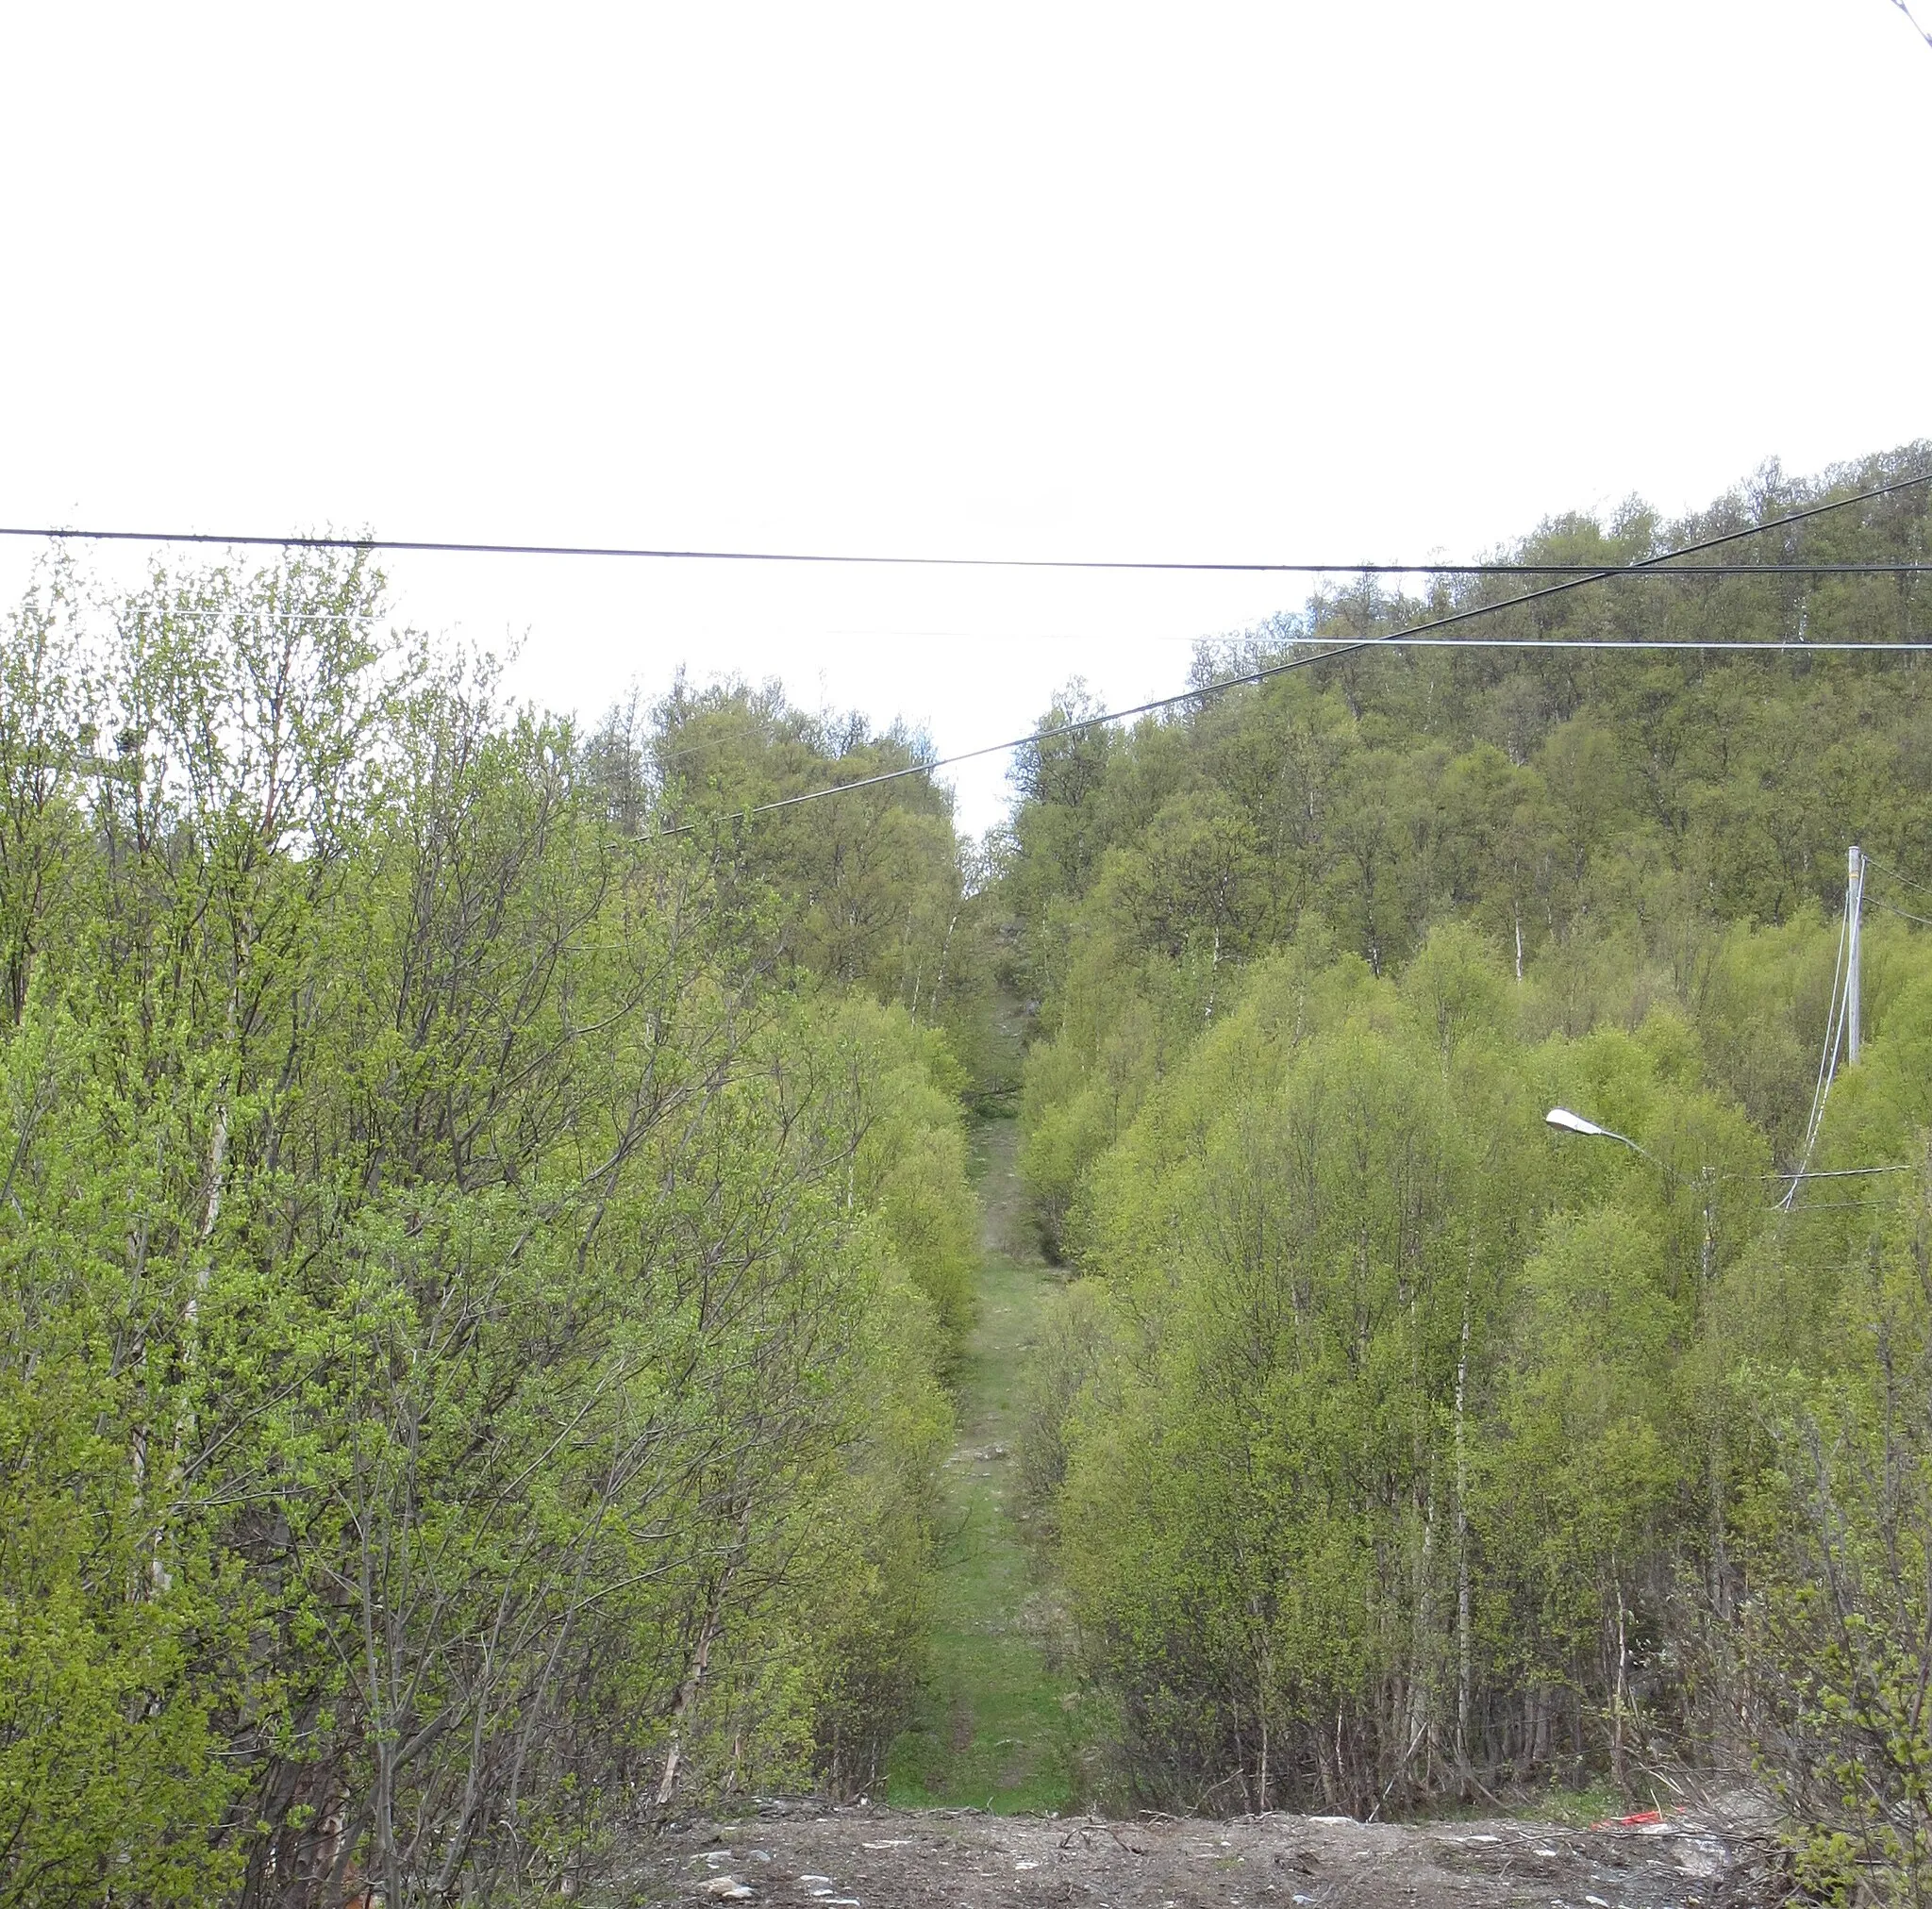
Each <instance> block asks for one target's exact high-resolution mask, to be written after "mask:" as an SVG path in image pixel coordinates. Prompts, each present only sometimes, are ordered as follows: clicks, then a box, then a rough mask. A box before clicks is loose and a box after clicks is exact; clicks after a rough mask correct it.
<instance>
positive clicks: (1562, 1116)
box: [1543, 1107, 1677, 1179]
mask: <svg viewBox="0 0 1932 1909" xmlns="http://www.w3.org/2000/svg"><path fill="white" fill-rule="evenodd" d="M1543 1120H1544V1121H1545V1122H1546V1123H1547V1124H1548V1125H1550V1126H1552V1127H1556V1128H1557V1129H1559V1130H1560V1131H1561V1132H1563V1133H1566V1134H1588V1135H1591V1137H1594V1138H1597V1139H1602V1140H1621V1141H1622V1142H1623V1143H1624V1146H1626V1147H1628V1148H1629V1149H1630V1151H1631V1152H1632V1153H1633V1154H1642V1155H1643V1157H1644V1158H1645V1159H1646V1160H1648V1161H1649V1162H1650V1164H1651V1165H1652V1166H1653V1167H1656V1168H1657V1169H1658V1170H1661V1171H1663V1172H1665V1173H1670V1175H1671V1178H1672V1179H1676V1178H1677V1175H1676V1174H1675V1173H1674V1172H1672V1170H1671V1169H1670V1168H1668V1167H1666V1166H1665V1165H1664V1163H1663V1162H1662V1161H1661V1160H1659V1159H1658V1158H1657V1155H1656V1154H1653V1153H1652V1152H1651V1151H1650V1149H1649V1148H1648V1147H1640V1146H1639V1145H1638V1144H1637V1142H1636V1141H1635V1140H1633V1139H1632V1138H1631V1137H1630V1136H1629V1135H1628V1134H1620V1133H1618V1132H1617V1131H1616V1130H1615V1129H1614V1128H1612V1127H1600V1126H1598V1125H1597V1123H1596V1122H1595V1121H1594V1120H1585V1119H1584V1118H1583V1116H1582V1115H1581V1114H1573V1113H1572V1112H1571V1111H1570V1109H1569V1108H1568V1107H1552V1108H1551V1109H1550V1110H1549V1112H1548V1113H1546V1114H1545V1115H1544V1116H1543Z"/></svg>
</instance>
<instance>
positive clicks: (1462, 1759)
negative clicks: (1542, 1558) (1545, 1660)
mask: <svg viewBox="0 0 1932 1909" xmlns="http://www.w3.org/2000/svg"><path fill="white" fill-rule="evenodd" d="M1470 1257H1471V1259H1472V1260H1473V1259H1474V1257H1475V1249H1474V1246H1473V1245H1472V1247H1471V1248H1470ZM1470 1286H1471V1282H1470V1281H1468V1280H1465V1281H1464V1283H1463V1287H1462V1349H1461V1351H1460V1353H1458V1354H1457V1360H1456V1781H1457V1786H1458V1788H1459V1789H1460V1790H1461V1792H1462V1794H1463V1796H1464V1797H1465V1798H1467V1796H1468V1793H1469V1777H1470V1769H1469V1672H1470V1595H1469V1447H1468V1444H1467V1442H1466V1432H1465V1427H1464V1421H1463V1405H1464V1401H1465V1399H1466V1397H1467V1393H1468V1385H1469V1311H1470Z"/></svg>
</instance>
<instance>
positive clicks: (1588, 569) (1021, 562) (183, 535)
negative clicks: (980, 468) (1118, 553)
mask: <svg viewBox="0 0 1932 1909" xmlns="http://www.w3.org/2000/svg"><path fill="white" fill-rule="evenodd" d="M1923 481H1924V480H1923V479H1921V478H1910V479H1907V484H1912V483H1919V482H1923ZM1902 488H1904V487H1903V486H1897V485H1888V486H1885V487H1883V488H1881V489H1880V490H1870V491H1866V492H1864V493H1862V498H1872V497H1881V496H1885V495H1887V494H1888V493H1889V492H1890V490H1897V489H1902ZM1858 501H1862V499H1852V498H1846V499H1844V500H1843V502H1845V503H1853V502H1858ZM1823 507H1824V508H1826V509H1836V508H1838V507H1839V506H1838V505H1827V506H1823ZM1804 514H1805V513H1803V512H1799V513H1797V514H1796V515H1794V516H1792V517H1789V518H1780V519H1778V520H1776V521H1777V522H1778V523H1795V522H1797V521H1798V518H1799V517H1801V516H1803V515H1804ZM1772 527H1774V526H1773V525H1771V524H1755V525H1753V526H1752V528H1751V530H1750V531H1743V532H1737V533H1734V535H1739V536H1749V535H1751V534H1752V532H1753V531H1757V530H1764V529H1770V528H1772ZM0 537H15V538H39V539H45V540H47V541H51V542H60V541H63V540H69V541H74V542H87V543H183V544H208V545H225V546H228V547H231V548H238V549H268V550H347V551H376V550H385V551H400V552H413V553H428V554H433V555H442V556H590V557H614V558H640V559H644V560H647V561H652V562H660V563H758V564H817V565H841V564H842V565H855V566H866V567H874V568H880V567H883V568H894V567H896V568H901V569H908V570H1058V571H1124V572H1139V573H1146V572H1170V573H1184V574H1185V573H1206V574H1239V575H1292V576H1566V577H1577V578H1581V579H1587V580H1592V581H1593V580H1595V579H1597V578H1599V577H1609V576H1635V575H1641V574H1656V573H1657V571H1656V569H1655V566H1657V565H1660V564H1662V563H1665V562H1666V561H1668V556H1657V557H1644V558H1641V559H1640V560H1639V561H1638V562H1636V563H1629V564H1610V565H1604V564H1587V563H1301V562H1295V563H1273V562H1244V561H1243V562H1235V561H1228V562H1221V561H1204V562H1186V561H1181V560H1178V559H1169V558H1153V557H1120V558H1114V557H1086V556H920V555H915V556H892V555H888V554H885V553H880V552H870V551H801V550H699V549H675V548H670V547H661V548H660V547H653V546H646V545H630V544H601V543H478V542H462V541H458V540H454V539H435V538H400V537H375V536H369V537H333V536H297V535H290V536H286V537H277V536H270V535H264V534H261V533H258V532H244V531H215V530H100V529H86V528H73V529H61V528H58V527H57V526H53V525H46V524H0ZM1725 540H1727V539H1723V538H1719V539H1711V542H1724V541H1725ZM1689 547H1690V548H1691V549H1692V550H1703V549H1707V548H1709V547H1710V544H1709V543H1701V544H1692V545H1691V546H1689ZM1673 554H1674V553H1673ZM1926 573H1932V563H1907V562H1900V563H1775V564H1765V563H1757V564H1710V565H1685V566H1682V567H1681V568H1676V569H1674V570H1673V571H1672V572H1671V573H1670V574H1673V575H1678V576H1697V577H1728V576H1841V575H1842V576H1919V575H1924V574H1926Z"/></svg>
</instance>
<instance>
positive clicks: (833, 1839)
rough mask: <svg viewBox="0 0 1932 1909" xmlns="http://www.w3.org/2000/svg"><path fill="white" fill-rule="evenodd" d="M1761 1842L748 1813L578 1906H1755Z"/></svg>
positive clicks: (1684, 1831) (1546, 1832)
mask: <svg viewBox="0 0 1932 1909" xmlns="http://www.w3.org/2000/svg"><path fill="white" fill-rule="evenodd" d="M1769 1829H1770V1825H1769V1822H1768V1820H1767V1818H1765V1816H1764V1814H1763V1812H1762V1811H1761V1809H1759V1808H1757V1806H1755V1805H1754V1804H1753V1803H1752V1801H1751V1800H1749V1799H1737V1800H1734V1801H1732V1802H1730V1803H1728V1804H1725V1803H1720V1804H1718V1805H1713V1806H1711V1807H1707V1808H1705V1809H1702V1810H1699V1811H1697V1812H1691V1811H1683V1812H1673V1813H1671V1814H1670V1815H1668V1816H1666V1815H1662V1814H1660V1813H1656V1812H1646V1813H1644V1815H1642V1816H1638V1817H1632V1818H1627V1819H1624V1820H1622V1821H1619V1822H1616V1823H1605V1824H1598V1825H1596V1826H1595V1827H1593V1828H1590V1829H1578V1828H1572V1827H1565V1826H1563V1825H1561V1824H1557V1823H1553V1822H1547V1821H1541V1822H1538V1821H1514V1820H1511V1819H1509V1818H1490V1819H1488V1820H1486V1821H1475V1822H1470V1821H1461V1822H1445V1821H1437V1822H1416V1823H1386V1822H1373V1823H1365V1822H1357V1821H1356V1820H1355V1819H1354V1818H1351V1817H1337V1816H1309V1817H1302V1816H1288V1815H1284V1814H1280V1813H1274V1814H1271V1815H1268V1816H1262V1817H1244V1818H1234V1819H1230V1820H1226V1821H1210V1820H1207V1819H1202V1818H1172V1817H1160V1816H1153V1815H1150V1816H1146V1817H1142V1818H1136V1819H1135V1820H1132V1821H1108V1820H1107V1819H1104V1818H1097V1817H1078V1818H1074V1817H1069V1818H1050V1817H993V1816H989V1815H987V1814H986V1813H984V1812H982V1811H975V1810H929V1811H896V1810H888V1809H885V1808H882V1807H877V1806H872V1805H866V1806H846V1807H828V1806H827V1805H825V1804H823V1803H819V1802H804V1803H790V1802H777V1801H774V1802H770V1803H765V1804H762V1805H760V1806H759V1810H758V1816H757V1817H756V1818H741V1819H736V1820H733V1821H729V1822H718V1823H712V1822H692V1823H684V1824H677V1825H674V1826H671V1827H668V1828H666V1829H664V1830H662V1831H659V1832H658V1833H657V1834H653V1835H647V1836H644V1837H642V1838H641V1840H640V1842H639V1844H638V1845H637V1846H635V1847H633V1849H632V1850H631V1851H629V1852H628V1854H627V1856H626V1858H625V1860H624V1861H622V1862H620V1863H618V1864H616V1865H614V1866H613V1867H612V1868H611V1869H610V1871H609V1872H608V1875H607V1876H606V1877H605V1878H603V1879H602V1882H601V1884H599V1885H598V1886H594V1887H591V1888H590V1889H587V1890H586V1892H585V1894H586V1898H587V1900H588V1901H590V1902H591V1903H593V1904H596V1903H601V1904H606V1905H609V1909H646V1905H662V1909H668V1905H672V1904H678V1903H682V1904H685V1905H687V1909H689V1905H691V1904H693V1903H701V1902H706V1901H729V1902H747V1901H752V1902H758V1903H759V1904H761V1905H772V1909H1004V1905H1008V1904H1026V1905H1030V1904H1035V1903H1040V1904H1047V1903H1051V1904H1056V1905H1070V1904H1079V1905H1082V1909H1267V1905H1271V1904H1280V1905H1282V1909H1291V1905H1293V1909H1328V1905H1334V1909H1344V1905H1345V1909H1426V1905H1430V1904H1434V1903H1445V1902H1446V1903H1454V1904H1456V1905H1457V1909H1489V1905H1498V1909H1500V1905H1505V1904H1507V1905H1509V1909H1751V1905H1754V1904H1756V1903H1757V1902H1758V1901H1769V1900H1773V1899H1774V1897H1776V1896H1777V1895H1778V1894H1780V1893H1781V1892H1778V1891H1776V1890H1775V1889H1774V1888H1772V1887H1771V1884H1772V1881H1773V1871H1774V1868H1775V1855H1774V1845H1773V1839H1772V1837H1771V1835H1770V1834H1769ZM754 1838H756V1841H755V1842H754V1841H753V1839H754Z"/></svg>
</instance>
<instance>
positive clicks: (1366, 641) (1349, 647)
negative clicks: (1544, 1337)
mask: <svg viewBox="0 0 1932 1909" xmlns="http://www.w3.org/2000/svg"><path fill="white" fill-rule="evenodd" d="M1928 482H1932V471H1925V472H1921V473H1919V474H1918V475H1917V476H1914V477H1901V478H1898V479H1895V480H1894V481H1893V482H1891V483H1890V484H1880V485H1876V486H1874V488H1873V489H1871V490H1860V491H1857V492H1855V493H1854V494H1853V495H1851V496H1849V497H1839V498H1834V499H1832V500H1831V501H1830V502H1828V503H1824V504H1812V505H1807V506H1806V507H1805V508H1804V509H1802V510H1793V511H1790V512H1788V513H1787V514H1786V515H1784V516H1783V517H1774V518H1772V519H1770V520H1769V521H1768V522H1766V523H1754V524H1749V525H1747V526H1746V527H1745V528H1743V529H1741V530H1727V531H1724V532H1723V533H1722V534H1720V535H1718V536H1715V537H1707V538H1703V539H1699V540H1698V541H1697V542H1695V543H1688V544H1684V545H1682V546H1680V547H1679V548H1678V549H1676V550H1674V551H1664V552H1661V553H1660V554H1659V555H1657V556H1654V557H1649V558H1646V559H1645V560H1644V562H1643V563H1641V564H1637V565H1632V566H1629V569H1631V570H1644V569H1651V568H1654V567H1657V566H1660V565H1663V564H1667V563H1669V562H1670V560H1671V559H1672V558H1673V557H1674V556H1694V555H1695V554H1696V553H1697V552H1699V551H1705V550H1715V549H1717V548H1719V547H1720V546H1721V545H1724V544H1726V543H1737V542H1740V540H1741V539H1744V538H1747V537H1757V536H1760V535H1762V534H1763V533H1765V532H1766V531H1772V530H1782V529H1784V528H1786V527H1787V526H1788V525H1790V524H1793V523H1806V522H1807V521H1808V520H1809V519H1811V518H1814V517H1823V516H1824V515H1825V513H1826V512H1828V511H1833V510H1844V509H1848V508H1850V506H1853V505H1855V504H1869V503H1871V502H1873V501H1874V499H1876V498H1880V497H1890V496H1892V495H1894V494H1895V493H1897V492H1898V491H1901V490H1911V489H1912V488H1913V487H1914V486H1915V485H1920V484H1924V483H1928ZM1624 573H1625V572H1619V573H1617V574H1624ZM1608 574H1611V573H1608V572H1604V571H1593V572H1591V573H1589V574H1588V575H1585V576H1574V577H1566V578H1565V579H1564V580H1563V581H1562V582H1560V583H1551V584H1544V585H1543V586H1542V587H1541V589H1532V590H1523V591H1521V592H1519V593H1518V594H1517V595H1515V596H1512V597H1505V598H1503V599H1502V601H1501V602H1499V603H1492V604H1475V605H1472V606H1470V607H1468V608H1466V609H1460V610H1452V611H1451V612H1449V614H1448V615H1446V616H1440V617H1432V618H1431V619H1429V621H1428V622H1421V623H1416V624H1413V625H1412V626H1411V627H1409V628H1408V629H1406V630H1391V632H1389V633H1388V634H1387V635H1386V636H1379V637H1363V638H1360V639H1357V641H1355V642H1349V643H1337V644H1334V645H1332V646H1331V647H1330V648H1328V649H1325V650H1321V651H1318V652H1316V653H1315V654H1314V655H1312V656H1291V657H1290V658H1289V659H1288V660H1286V661H1285V662H1280V663H1271V664H1269V665H1267V666H1266V667H1264V668H1262V669H1258V670H1248V671H1244V672H1241V674H1240V675H1235V676H1224V677H1223V678H1222V679H1221V680H1220V681H1218V682H1213V683H1202V684H1199V685H1197V686H1196V687H1195V688H1193V689H1183V690H1181V691H1179V692H1178V693H1176V694H1174V695H1172V696H1157V697H1155V698H1153V699H1152V700H1151V701H1149V702H1146V703H1136V704H1134V705H1131V706H1130V707H1128V708H1124V709H1108V710H1105V711H1103V712H1102V713H1101V714H1100V715H1098V716H1083V717H1080V718H1078V719H1077V720H1076V721H1074V722H1059V723H1055V724H1053V725H1051V726H1050V727H1048V728H1045V729H1038V730H1035V731H1034V732H1033V733H1032V734H1031V735H1027V736H1017V737H1014V738H1012V739H1010V740H1008V741H1006V742H989V743H986V744H984V745H983V746H982V747H980V748H978V749H966V750H962V751H960V752H959V754H958V755H945V756H940V757H937V758H936V759H935V760H933V761H931V762H921V763H914V764H912V765H911V766H910V767H908V768H906V769H889V770H886V771H884V772H881V773H879V774H877V775H866V776H860V777H859V778H858V780H856V781H853V782H841V783H836V784H834V785H833V786H832V787H830V788H814V789H807V790H806V791H804V792H803V793H802V794H799V795H788V796H783V797H781V798H779V799H778V800H777V801H775V802H765V803H758V804H755V805H753V806H751V807H749V808H746V809H743V810H741V811H739V813H740V814H741V816H742V818H743V819H744V820H746V821H749V820H750V819H751V818H752V817H753V816H758V815H771V814H774V813H775V812H776V811H777V810H779V809H783V808H796V807H797V806H798V805H800V804H801V803H807V802H822V801H824V799H825V798H826V797H827V796H833V795H844V794H847V793H848V792H851V791H854V790H857V789H861V788H877V787H879V785H880V784H882V783H888V782H898V781H901V780H903V779H904V778H905V777H906V776H908V775H930V774H932V773H933V772H934V771H936V770H941V769H950V768H952V767H954V766H955V765H956V764H958V763H961V762H974V761H977V760H978V759H979V758H980V757H981V756H985V755H1004V754H1006V752H1007V751H1008V750H1011V749H1025V748H1029V747H1031V746H1032V745H1033V744H1035V743H1039V742H1047V741H1053V740H1056V739H1058V738H1060V737H1062V736H1074V735H1078V734H1080V733H1081V732H1082V731H1085V730H1088V729H1093V728H1097V727H1099V725H1100V724H1102V723H1104V722H1124V721H1125V720H1126V719H1127V718H1128V717H1130V716H1151V715H1153V714H1154V713H1156V712H1157V711H1158V710H1161V709H1173V708H1175V707H1177V706H1178V705H1181V704H1183V703H1193V702H1198V701H1199V700H1200V699H1201V698H1203V697H1206V696H1211V695H1215V694H1217V693H1218V692H1220V691H1221V690H1223V689H1241V688H1243V687H1245V686H1247V685H1250V684H1255V683H1263V682H1267V681H1268V680H1269V679H1270V678H1272V677H1274V676H1280V675H1285V674H1287V672H1289V671H1291V670H1303V669H1307V668H1309V667H1310V666H1311V665H1313V664H1316V663H1324V662H1327V661H1329V660H1330V659H1331V658H1332V657H1335V656H1352V655H1354V654H1355V653H1356V652H1357V651H1358V650H1368V649H1374V648H1376V647H1378V646H1379V647H1386V646H1390V645H1392V644H1396V643H1401V642H1405V641H1413V640H1414V639H1417V638H1420V637H1423V636H1426V635H1428V634H1429V633H1430V632H1432V631H1436V630H1441V629H1447V628H1449V627H1450V626H1451V625H1453V624H1457V623H1464V622H1469V621H1471V619H1473V618H1475V617H1481V616H1490V615H1491V614H1493V613H1494V612H1495V611H1497V610H1507V609H1518V608H1521V607H1522V606H1524V605H1525V604H1533V603H1540V602H1541V601H1543V600H1544V599H1545V598H1548V597H1553V596H1561V595H1564V594H1565V593H1566V592H1568V591H1570V590H1574V589H1582V588H1583V587H1584V586H1585V585H1586V584H1590V583H1596V582H1600V581H1602V580H1603V578H1604V577H1605V576H1607V575H1608ZM1700 647H1701V646H1700ZM1739 647H1740V648H1746V649H1770V648H1772V647H1773V646H1772V645H1771V644H1768V643H1752V644H1740V645H1739ZM1807 647H1808V646H1807ZM1872 647H1874V648H1876V647H1878V646H1877V645H1873V646H1872ZM1884 647H1886V648H1888V649H1890V648H1895V647H1898V646H1896V645H1891V644H1888V645H1885V646H1884ZM693 826H694V824H692V823H691V822H681V823H678V824H676V825H675V826H674V827H672V828H668V829H660V830H658V831H657V834H658V836H673V835H685V834H688V833H689V832H690V831H691V828H692V827H693ZM1807 1158H1808V1155H1807Z"/></svg>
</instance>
